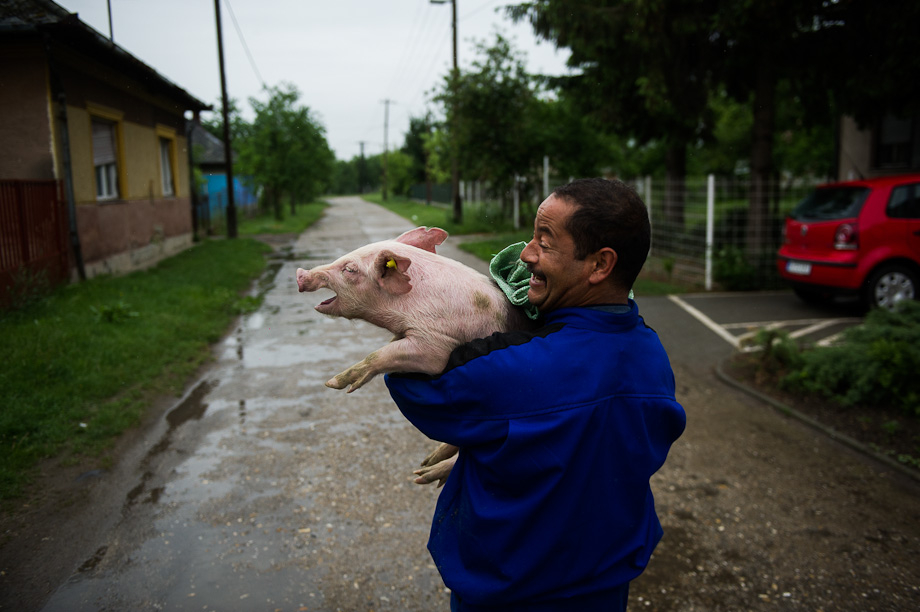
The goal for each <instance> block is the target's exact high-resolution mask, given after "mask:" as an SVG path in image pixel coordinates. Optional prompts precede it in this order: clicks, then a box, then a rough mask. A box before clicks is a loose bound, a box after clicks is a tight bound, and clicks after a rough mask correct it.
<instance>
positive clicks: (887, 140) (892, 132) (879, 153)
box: [876, 115, 920, 168]
mask: <svg viewBox="0 0 920 612" xmlns="http://www.w3.org/2000/svg"><path fill="white" fill-rule="evenodd" d="M876 162H877V163H876V166H877V167H879V168H915V167H917V166H920V117H914V118H907V119H902V118H899V117H893V116H891V115H888V116H886V117H885V118H883V119H882V120H881V121H880V122H879V128H878V142H877V149H876Z"/></svg>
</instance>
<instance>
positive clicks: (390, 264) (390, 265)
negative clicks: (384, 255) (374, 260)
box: [387, 259, 396, 268]
mask: <svg viewBox="0 0 920 612" xmlns="http://www.w3.org/2000/svg"><path fill="white" fill-rule="evenodd" d="M387 267H388V268H395V267H396V260H395V259H391V260H389V261H387Z"/></svg>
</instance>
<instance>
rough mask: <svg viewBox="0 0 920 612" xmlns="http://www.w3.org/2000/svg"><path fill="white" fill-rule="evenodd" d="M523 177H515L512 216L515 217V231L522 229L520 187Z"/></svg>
mask: <svg viewBox="0 0 920 612" xmlns="http://www.w3.org/2000/svg"><path fill="white" fill-rule="evenodd" d="M520 180H521V177H519V176H518V175H516V174H515V175H514V209H513V212H512V215H513V217H514V229H520V228H521V193H520V190H521V187H520Z"/></svg>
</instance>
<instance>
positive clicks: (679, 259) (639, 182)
mask: <svg viewBox="0 0 920 612" xmlns="http://www.w3.org/2000/svg"><path fill="white" fill-rule="evenodd" d="M570 180H571V177H561V176H553V175H550V176H549V178H548V180H546V181H543V180H542V177H538V178H537V179H531V180H524V179H522V180H519V181H518V182H517V183H516V185H517V193H515V190H514V188H512V189H511V190H507V191H504V192H499V191H497V190H495V189H493V188H491V186H489V185H488V184H485V183H481V182H478V181H461V183H460V187H461V197H462V198H463V202H464V210H468V209H470V210H490V211H495V210H501V211H502V214H503V215H505V216H514V215H517V217H516V219H517V222H516V223H515V224H514V225H515V227H519V228H527V227H529V226H530V225H532V223H533V216H534V215H535V214H536V209H537V207H538V206H539V203H540V202H541V201H542V200H543V199H544V198H545V197H546V192H547V190H551V189H553V188H554V187H555V186H557V185H562V184H565V183H567V182H569V181H570ZM828 180H829V179H823V178H822V179H818V178H791V177H787V178H782V179H777V180H774V181H769V182H768V183H767V184H764V185H762V186H760V188H759V189H757V187H756V186H755V185H752V182H751V181H750V180H748V179H743V178H717V177H714V176H711V175H710V176H700V177H687V178H686V179H684V180H680V181H674V180H670V181H669V180H666V179H663V178H652V177H639V178H632V179H627V180H626V181H625V182H627V183H629V184H630V185H632V186H633V187H634V188H635V189H636V191H637V192H638V193H639V195H640V196H641V197H642V199H643V201H644V202H645V204H646V207H647V208H648V210H649V218H650V220H651V224H652V248H651V252H650V253H649V259H648V262H647V263H646V265H645V269H644V273H645V274H647V275H650V276H652V277H654V278H657V279H660V280H666V281H670V282H675V283H679V284H682V285H689V286H691V287H698V288H700V289H706V290H715V289H728V290H744V289H769V288H775V287H781V286H783V283H782V281H781V280H780V278H779V275H778V274H777V272H776V264H775V261H776V252H777V250H778V249H779V247H780V246H781V244H782V240H783V236H782V231H783V224H784V220H785V217H786V215H787V214H788V213H789V212H790V211H791V210H792V209H793V208H794V207H795V205H796V204H797V203H798V202H799V201H800V200H802V199H803V198H804V197H805V196H806V195H807V194H808V192H809V191H811V190H812V189H814V187H815V186H816V185H818V184H820V183H823V182H827V181H828ZM423 187H424V186H419V187H418V189H417V190H416V191H414V192H412V196H413V197H414V199H417V200H419V201H421V200H422V199H423V198H424V197H425V196H424V195H422V194H423V193H426V192H424V191H422V188H423ZM752 190H754V191H755V193H754V194H753V197H752ZM427 193H432V194H434V196H433V198H432V200H433V201H435V202H438V201H443V203H445V204H447V203H449V202H450V186H449V185H438V186H436V187H435V188H434V189H432V190H431V191H428V192H427ZM758 194H760V197H758ZM752 211H753V212H752Z"/></svg>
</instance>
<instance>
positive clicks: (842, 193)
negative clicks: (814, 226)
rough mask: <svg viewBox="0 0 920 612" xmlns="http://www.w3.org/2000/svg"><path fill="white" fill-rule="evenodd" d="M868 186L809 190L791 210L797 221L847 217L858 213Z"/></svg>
mask: <svg viewBox="0 0 920 612" xmlns="http://www.w3.org/2000/svg"><path fill="white" fill-rule="evenodd" d="M868 195H869V188H868V187H825V188H820V189H816V190H814V191H813V192H811V193H810V194H809V195H808V196H807V197H806V198H805V199H804V200H802V201H801V202H799V203H798V204H796V206H795V208H794V209H793V210H792V218H793V219H795V220H797V221H821V220H833V219H847V218H850V217H855V216H857V215H858V214H859V211H860V209H862V206H863V204H864V203H865V201H866V197H867V196H868Z"/></svg>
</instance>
